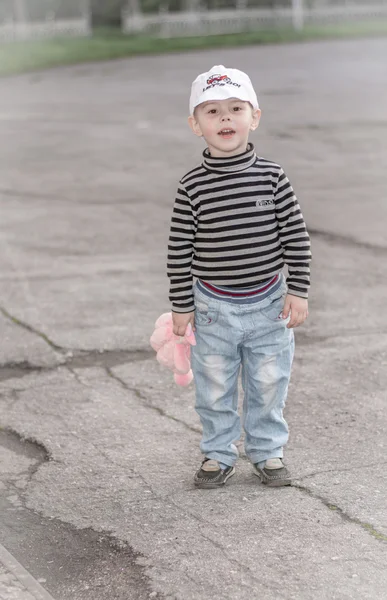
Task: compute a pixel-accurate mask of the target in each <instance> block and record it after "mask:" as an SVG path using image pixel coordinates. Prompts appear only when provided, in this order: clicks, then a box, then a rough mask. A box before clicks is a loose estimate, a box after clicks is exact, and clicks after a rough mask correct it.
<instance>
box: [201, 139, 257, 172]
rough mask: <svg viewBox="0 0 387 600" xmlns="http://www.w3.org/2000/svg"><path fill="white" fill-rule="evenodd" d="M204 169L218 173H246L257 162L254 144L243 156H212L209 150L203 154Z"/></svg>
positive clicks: (249, 146)
mask: <svg viewBox="0 0 387 600" xmlns="http://www.w3.org/2000/svg"><path fill="white" fill-rule="evenodd" d="M203 157H204V160H203V163H202V164H203V167H205V168H206V169H208V170H209V171H215V172H217V173H236V172H238V171H244V170H245V169H248V168H249V167H251V166H252V165H253V164H254V163H255V161H256V158H257V156H256V154H255V150H254V146H253V144H250V143H249V144H248V145H247V149H246V151H245V152H242V154H237V155H236V156H228V157H224V156H211V154H210V153H209V150H208V148H206V149H205V150H204V152H203Z"/></svg>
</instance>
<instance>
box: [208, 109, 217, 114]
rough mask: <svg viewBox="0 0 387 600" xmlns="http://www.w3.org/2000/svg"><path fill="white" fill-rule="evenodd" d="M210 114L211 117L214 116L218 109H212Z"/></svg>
mask: <svg viewBox="0 0 387 600" xmlns="http://www.w3.org/2000/svg"><path fill="white" fill-rule="evenodd" d="M208 112H209V114H210V115H214V114H215V113H216V108H210V110H209V111H208Z"/></svg>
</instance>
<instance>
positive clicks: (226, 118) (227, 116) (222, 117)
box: [221, 114, 230, 121]
mask: <svg viewBox="0 0 387 600" xmlns="http://www.w3.org/2000/svg"><path fill="white" fill-rule="evenodd" d="M221 119H222V121H230V115H227V114H224V115H222V116H221Z"/></svg>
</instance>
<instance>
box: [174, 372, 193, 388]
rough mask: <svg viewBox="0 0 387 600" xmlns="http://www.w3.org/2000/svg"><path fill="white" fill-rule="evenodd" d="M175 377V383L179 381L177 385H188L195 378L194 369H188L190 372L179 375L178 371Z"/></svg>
mask: <svg viewBox="0 0 387 600" xmlns="http://www.w3.org/2000/svg"><path fill="white" fill-rule="evenodd" d="M173 378H174V380H175V383H177V385H181V386H182V387H186V386H187V385H189V384H190V383H191V381H192V380H193V373H192V371H188V373H186V374H185V375H179V374H178V373H175V374H174V376H173Z"/></svg>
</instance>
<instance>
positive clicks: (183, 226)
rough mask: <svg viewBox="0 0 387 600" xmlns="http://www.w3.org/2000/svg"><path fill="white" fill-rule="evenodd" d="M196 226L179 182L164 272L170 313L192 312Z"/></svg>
mask: <svg viewBox="0 0 387 600" xmlns="http://www.w3.org/2000/svg"><path fill="white" fill-rule="evenodd" d="M196 227H197V220H196V213H195V211H194V209H193V207H192V203H191V201H190V198H189V196H188V194H187V191H186V189H185V188H184V185H183V184H182V183H181V182H180V185H179V188H178V190H177V194H176V199H175V203H174V207H173V213H172V220H171V228H170V235H169V244H168V264H167V273H168V277H169V280H170V288H169V299H170V301H171V302H172V310H173V312H178V313H187V312H191V311H193V310H195V305H194V297H193V291H192V281H193V279H192V275H191V265H192V256H193V247H194V240H195V233H196Z"/></svg>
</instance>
